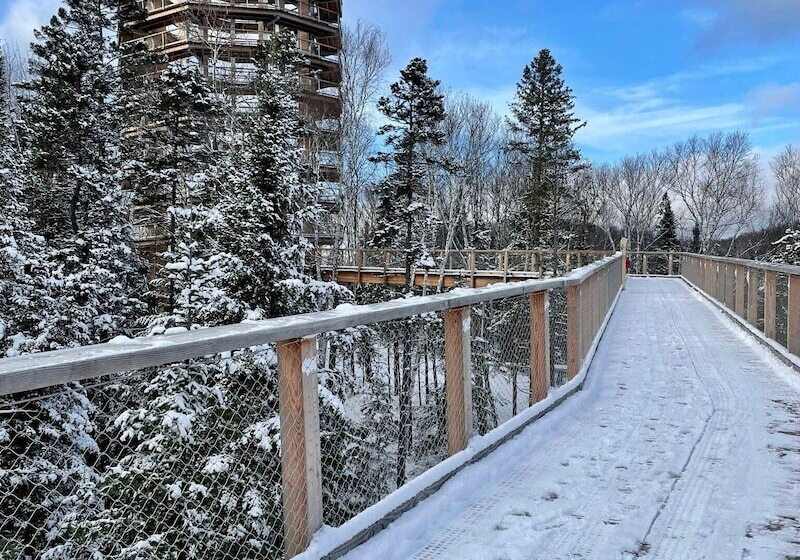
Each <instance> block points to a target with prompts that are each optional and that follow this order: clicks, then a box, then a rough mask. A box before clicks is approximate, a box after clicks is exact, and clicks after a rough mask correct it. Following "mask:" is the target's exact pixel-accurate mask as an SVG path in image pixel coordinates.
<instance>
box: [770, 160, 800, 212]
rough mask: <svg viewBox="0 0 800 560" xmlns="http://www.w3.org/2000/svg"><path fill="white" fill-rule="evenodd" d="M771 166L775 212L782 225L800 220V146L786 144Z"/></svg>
mask: <svg viewBox="0 0 800 560" xmlns="http://www.w3.org/2000/svg"><path fill="white" fill-rule="evenodd" d="M770 167H771V168H772V172H773V174H774V175H775V203H774V214H775V217H776V218H777V219H778V220H779V221H780V222H781V225H787V224H789V225H791V224H796V223H797V222H798V221H800V146H794V145H790V146H786V149H784V150H783V151H782V152H781V153H780V154H778V155H777V156H776V157H775V159H773V160H772V162H771V164H770Z"/></svg>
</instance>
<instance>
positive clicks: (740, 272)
mask: <svg viewBox="0 0 800 560" xmlns="http://www.w3.org/2000/svg"><path fill="white" fill-rule="evenodd" d="M735 270H736V293H735V304H734V311H735V312H736V314H737V315H738V316H739V317H744V275H745V269H744V267H743V266H736V269H735Z"/></svg>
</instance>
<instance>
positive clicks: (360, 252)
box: [356, 249, 364, 285]
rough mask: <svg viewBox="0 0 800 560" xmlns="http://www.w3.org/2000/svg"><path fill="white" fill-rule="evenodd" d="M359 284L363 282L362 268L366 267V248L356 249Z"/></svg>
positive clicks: (357, 281)
mask: <svg viewBox="0 0 800 560" xmlns="http://www.w3.org/2000/svg"><path fill="white" fill-rule="evenodd" d="M356 267H357V269H358V272H357V280H356V283H357V284H359V285H360V284H361V269H362V268H364V249H358V250H356Z"/></svg>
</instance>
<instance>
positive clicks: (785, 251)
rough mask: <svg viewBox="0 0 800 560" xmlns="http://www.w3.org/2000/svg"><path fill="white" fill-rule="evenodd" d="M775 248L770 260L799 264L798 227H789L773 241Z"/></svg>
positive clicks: (799, 233) (799, 243) (799, 238)
mask: <svg viewBox="0 0 800 560" xmlns="http://www.w3.org/2000/svg"><path fill="white" fill-rule="evenodd" d="M773 246H774V247H775V249H774V250H773V253H772V261H773V262H777V263H783V264H791V265H795V266H800V229H795V228H789V229H787V230H786V233H785V234H784V236H783V237H781V238H780V239H779V240H778V241H776V242H775V243H773Z"/></svg>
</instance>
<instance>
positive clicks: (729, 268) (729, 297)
mask: <svg viewBox="0 0 800 560" xmlns="http://www.w3.org/2000/svg"><path fill="white" fill-rule="evenodd" d="M735 288H736V275H735V267H734V266H733V265H732V264H727V263H726V264H725V306H726V307H727V308H728V309H733V308H734V304H735V301H734V293H733V292H734V290H735Z"/></svg>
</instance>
